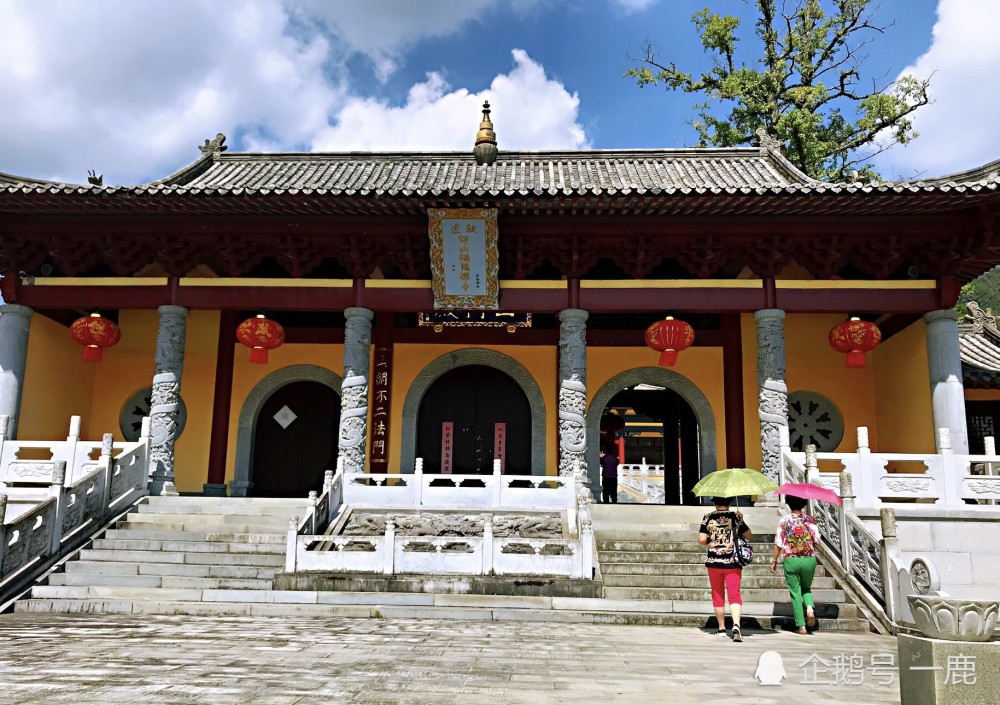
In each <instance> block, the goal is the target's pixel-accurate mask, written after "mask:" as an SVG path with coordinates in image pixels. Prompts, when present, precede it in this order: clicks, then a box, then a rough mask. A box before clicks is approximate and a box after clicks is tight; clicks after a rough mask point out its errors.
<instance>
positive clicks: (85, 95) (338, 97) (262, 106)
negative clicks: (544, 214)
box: [0, 0, 587, 184]
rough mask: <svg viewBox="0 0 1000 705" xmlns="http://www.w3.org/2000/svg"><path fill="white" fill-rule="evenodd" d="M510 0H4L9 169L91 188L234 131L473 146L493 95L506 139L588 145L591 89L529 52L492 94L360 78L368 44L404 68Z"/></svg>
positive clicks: (288, 142)
mask: <svg viewBox="0 0 1000 705" xmlns="http://www.w3.org/2000/svg"><path fill="white" fill-rule="evenodd" d="M500 1H501V0H470V1H469V2H465V3H458V2H451V1H450V0H449V1H447V2H435V3H430V2H429V3H427V4H426V5H425V3H423V2H420V3H416V2H409V1H407V2H405V3H404V2H402V1H397V2H393V3H389V2H387V1H386V0H367V2H366V3H364V4H365V5H366V6H368V7H370V6H371V5H372V3H373V2H374V3H377V4H380V5H382V6H383V7H381V8H380V9H381V10H382V11H383V12H387V11H388V9H390V5H391V6H392V7H395V8H397V9H398V8H400V7H403V8H407V12H406V13H403V14H402V15H397V16H394V17H392V18H389V17H387V16H385V15H384V14H383V12H379V13H368V14H367V15H365V16H364V17H362V15H359V14H357V13H354V12H353V11H350V10H342V11H341V12H340V14H337V13H333V14H332V15H330V16H333V17H336V22H333V20H331V19H330V16H327V17H325V18H317V17H316V16H313V15H309V14H308V12H309V7H310V4H309V3H310V2H311V0H231V1H230V2H227V3H206V2H203V1H202V0H161V1H160V2H153V1H152V0H147V1H144V2H142V3H138V2H134V0H91V1H90V2H88V3H86V4H83V3H80V2H77V1H76V0H50V1H49V2H45V3H36V2H27V1H21V0H0V105H2V106H3V110H2V111H0V171H5V172H9V173H15V174H21V175H24V176H31V177H36V178H51V179H56V180H66V181H73V182H78V183H79V182H81V181H85V177H86V172H87V170H88V169H96V170H97V171H98V172H99V173H104V174H105V183H108V184H113V183H136V182H139V181H144V180H150V179H153V178H160V177H162V176H165V175H166V174H168V173H170V172H171V171H173V170H174V169H176V168H178V167H179V166H182V165H185V164H188V163H190V162H191V161H193V160H194V159H195V158H197V156H198V152H197V150H196V146H197V145H198V144H200V143H201V142H202V140H204V139H205V138H209V137H212V136H214V135H215V133H216V132H219V131H222V132H225V133H226V134H227V135H229V136H230V142H231V143H232V142H233V141H234V139H233V138H234V137H235V136H236V135H240V136H242V142H243V144H244V145H245V146H246V147H247V148H249V149H260V150H273V151H277V150H293V149H309V148H324V149H347V148H353V149H387V148H404V147H405V148H425V149H449V148H455V149H466V148H469V149H471V143H472V141H473V139H474V135H475V130H476V128H477V127H478V117H479V109H480V105H481V104H482V101H483V98H484V97H488V98H489V99H490V100H491V102H493V103H495V109H496V112H495V113H494V118H495V120H496V121H497V129H498V131H499V138H500V146H501V149H515V148H522V149H531V148H541V147H556V148H558V147H578V146H582V145H586V144H587V139H586V135H585V134H584V131H583V129H582V128H581V127H580V125H579V124H578V123H577V115H578V108H579V100H578V99H577V97H576V95H575V94H571V93H570V92H568V91H567V90H566V89H565V87H563V86H562V84H560V83H558V82H557V81H555V80H553V79H550V78H548V77H547V76H546V74H545V70H544V68H543V67H542V66H540V65H539V64H537V63H535V62H534V61H532V60H531V59H530V58H529V57H528V56H527V54H526V53H524V52H522V51H516V52H515V54H514V57H515V65H514V68H513V69H512V70H510V71H509V72H508V73H505V74H499V75H496V76H495V78H494V79H493V81H492V84H491V85H490V87H489V89H487V90H482V91H480V92H478V93H477V92H470V91H469V90H467V89H465V88H460V87H459V88H451V87H449V86H447V85H445V83H444V81H443V79H442V78H441V76H440V75H438V74H430V75H429V76H428V79H427V80H426V81H425V82H422V83H419V84H417V85H415V86H413V87H412V89H411V90H410V93H409V96H408V98H407V100H406V102H405V104H404V105H402V106H394V105H390V104H388V103H385V102H380V101H375V100H370V99H366V98H363V97H361V96H359V93H358V90H357V87H356V86H353V85H352V83H351V77H350V76H349V75H348V74H347V69H346V59H347V58H348V57H349V56H351V55H352V53H354V52H356V51H362V50H364V51H365V52H368V51H370V52H371V53H369V54H367V55H369V56H371V57H372V58H373V60H375V61H376V65H378V63H377V62H378V61H382V62H383V63H382V64H381V68H380V69H379V70H381V71H383V72H385V73H388V72H391V70H392V68H393V63H394V62H396V61H398V60H400V57H401V56H402V54H401V53H400V52H402V51H403V50H404V48H405V47H406V46H407V45H408V44H409V43H411V42H414V41H417V40H418V39H419V38H420V37H427V36H439V35H440V34H442V33H447V32H453V31H456V30H457V29H458V28H460V27H461V26H463V24H464V23H467V22H469V21H470V20H471V19H472V18H474V17H475V16H477V13H482V12H485V11H487V10H488V9H489V7H490V6H491V5H492V4H494V2H500ZM511 1H512V2H520V3H522V4H523V3H525V2H528V4H530V3H531V2H534V0H511ZM293 2H295V3H296V5H295V7H291V4H292V3H293ZM317 2H318V0H317ZM358 4H359V3H355V2H353V1H352V2H349V3H348V2H344V3H340V2H338V3H336V5H337V6H350V7H352V8H353V7H355V6H356V5H358ZM325 5H330V6H333V5H334V3H325ZM418 5H419V7H420V8H421V10H422V12H421V13H416V11H415V10H412V8H414V7H417V6H418ZM524 6H525V7H527V5H524ZM290 7H291V9H290ZM362 14H364V13H362ZM379 15H381V16H382V17H381V19H382V23H381V24H378V23H372V22H370V21H369V19H368V18H370V17H373V16H379ZM331 23H332V24H331ZM366 23H367V24H366ZM333 26H336V27H337V28H338V29H336V32H337V33H336V34H335V33H333V31H332V30H331V29H330V27H333ZM317 27H320V28H321V29H320V30H317ZM380 32H381V35H379V33H380ZM377 35H378V36H377ZM364 47H367V49H364ZM524 105H532V106H534V107H533V109H532V110H531V111H526V110H523V109H522V107H521V106H524Z"/></svg>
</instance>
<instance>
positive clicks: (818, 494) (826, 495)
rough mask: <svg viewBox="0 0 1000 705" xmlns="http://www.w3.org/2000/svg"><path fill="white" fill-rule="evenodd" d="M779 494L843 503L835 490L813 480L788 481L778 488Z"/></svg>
mask: <svg viewBox="0 0 1000 705" xmlns="http://www.w3.org/2000/svg"><path fill="white" fill-rule="evenodd" d="M777 492H778V494H787V495H791V496H792V497H800V498H802V499H816V500H819V501H820V502H832V503H833V504H843V502H841V501H840V497H838V496H837V493H836V492H834V491H833V490H828V489H826V488H825V487H820V486H819V485H814V484H812V483H811V482H786V483H785V484H783V485H782V486H781V487H779V488H778V490H777Z"/></svg>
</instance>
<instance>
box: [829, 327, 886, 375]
mask: <svg viewBox="0 0 1000 705" xmlns="http://www.w3.org/2000/svg"><path fill="white" fill-rule="evenodd" d="M881 342H882V331H880V330H879V329H878V326H877V325H875V324H874V323H869V322H868V321H862V320H861V319H860V318H851V320H849V321H844V322H843V323H838V324H837V325H835V326H834V327H833V328H832V329H831V330H830V346H831V347H832V348H833V349H834V350H836V351H837V352H842V353H847V366H848V367H864V366H865V353H866V352H869V351H871V350H874V349H875V348H876V347H878V344H879V343H881Z"/></svg>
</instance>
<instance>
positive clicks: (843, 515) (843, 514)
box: [839, 470, 855, 575]
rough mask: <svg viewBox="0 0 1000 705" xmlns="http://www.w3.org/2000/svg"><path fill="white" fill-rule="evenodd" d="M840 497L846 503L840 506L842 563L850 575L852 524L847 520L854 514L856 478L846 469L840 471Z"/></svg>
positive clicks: (851, 568)
mask: <svg viewBox="0 0 1000 705" xmlns="http://www.w3.org/2000/svg"><path fill="white" fill-rule="evenodd" d="M840 498H841V500H842V501H843V502H844V504H843V505H842V506H841V507H840V527H839V530H840V564H841V565H842V566H843V567H844V571H845V572H846V573H847V574H848V575H853V571H854V568H853V567H852V566H851V525H850V523H848V521H847V516H848V514H854V509H855V507H854V480H853V479H852V478H851V473H850V472H849V471H848V470H844V471H842V472H841V473H840Z"/></svg>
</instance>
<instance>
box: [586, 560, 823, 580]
mask: <svg viewBox="0 0 1000 705" xmlns="http://www.w3.org/2000/svg"><path fill="white" fill-rule="evenodd" d="M601 574H602V575H701V576H706V577H707V576H708V573H707V572H706V569H705V563H704V562H701V563H601ZM751 575H756V576H767V575H771V567H770V563H765V562H763V561H761V562H759V563H758V562H754V563H751V564H750V565H748V566H746V567H745V568H743V576H744V577H747V576H751ZM816 577H818V578H825V577H828V574H827V572H826V570H825V569H823V568H822V566H820V567H817V568H816Z"/></svg>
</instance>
